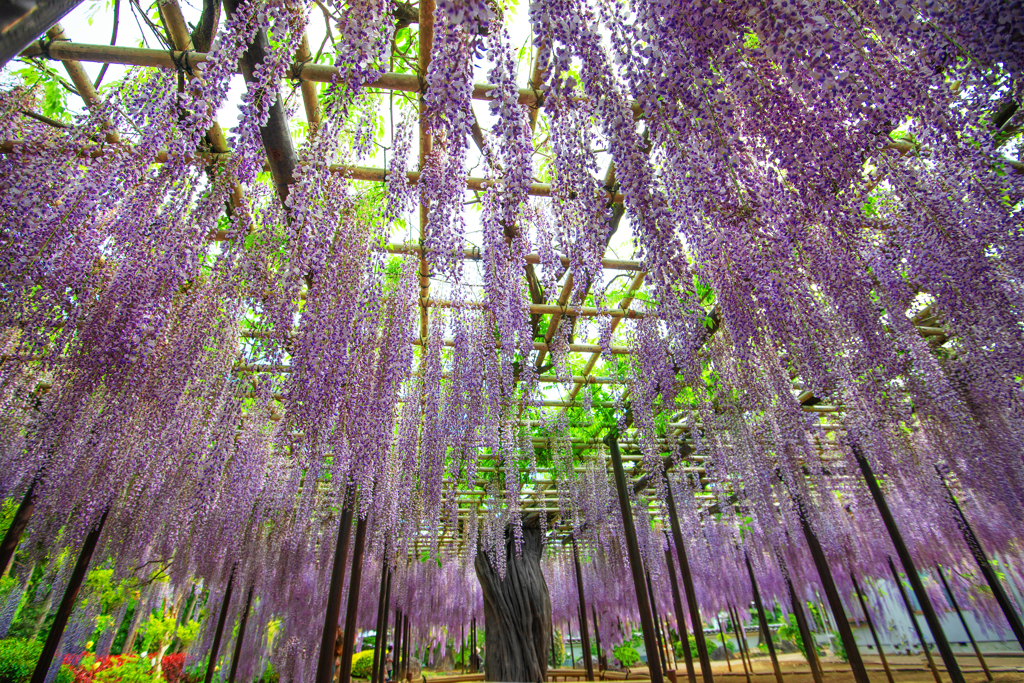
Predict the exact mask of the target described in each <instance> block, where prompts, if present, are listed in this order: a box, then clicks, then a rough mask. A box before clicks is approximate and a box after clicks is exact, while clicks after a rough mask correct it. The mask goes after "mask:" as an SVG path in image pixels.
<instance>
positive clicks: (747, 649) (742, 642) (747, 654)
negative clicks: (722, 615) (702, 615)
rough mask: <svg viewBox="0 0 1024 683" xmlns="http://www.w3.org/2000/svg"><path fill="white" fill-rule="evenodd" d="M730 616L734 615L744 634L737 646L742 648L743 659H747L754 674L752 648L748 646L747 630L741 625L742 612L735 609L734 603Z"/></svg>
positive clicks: (731, 606) (730, 605)
mask: <svg viewBox="0 0 1024 683" xmlns="http://www.w3.org/2000/svg"><path fill="white" fill-rule="evenodd" d="M729 614H732V615H734V617H735V619H736V623H737V624H738V625H739V629H740V633H742V634H743V637H742V638H741V639H740V642H739V643H737V645H739V647H740V653H741V654H742V655H743V657H745V658H746V662H747V667H749V669H750V673H751V674H753V673H754V660H753V659H751V658H750V646H749V645H748V644H747V632H746V629H744V628H743V625H742V623H740V611H739V609H737V608H736V607H734V606H733V605H732V603H730V604H729Z"/></svg>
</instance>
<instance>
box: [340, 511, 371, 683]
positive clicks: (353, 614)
mask: <svg viewBox="0 0 1024 683" xmlns="http://www.w3.org/2000/svg"><path fill="white" fill-rule="evenodd" d="M366 520H367V517H363V518H361V519H360V520H359V521H358V522H357V523H356V541H355V543H354V544H353V547H352V572H351V577H350V579H349V584H348V608H347V609H346V610H345V633H344V640H343V641H342V644H341V662H340V663H339V665H338V666H339V667H340V668H341V670H340V671H339V672H338V683H349V681H350V680H352V651H353V650H354V649H355V646H356V619H358V615H359V594H360V586H361V584H362V581H363V550H364V549H365V548H366V523H367V522H366Z"/></svg>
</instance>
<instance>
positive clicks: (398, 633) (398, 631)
mask: <svg viewBox="0 0 1024 683" xmlns="http://www.w3.org/2000/svg"><path fill="white" fill-rule="evenodd" d="M393 659H394V661H393V662H392V663H391V671H392V676H391V678H392V680H396V681H397V680H401V678H402V610H400V609H398V608H397V607H396V608H395V656H394V657H393Z"/></svg>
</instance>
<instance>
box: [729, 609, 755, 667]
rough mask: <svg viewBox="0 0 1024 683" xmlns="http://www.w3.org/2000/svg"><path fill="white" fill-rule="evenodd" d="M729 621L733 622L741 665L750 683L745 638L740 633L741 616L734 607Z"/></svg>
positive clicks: (730, 611) (730, 612)
mask: <svg viewBox="0 0 1024 683" xmlns="http://www.w3.org/2000/svg"><path fill="white" fill-rule="evenodd" d="M729 619H730V621H732V630H733V632H735V633H736V647H738V648H739V649H740V663H741V664H743V675H744V676H746V677H747V683H750V669H749V668H747V656H746V654H747V651H746V648H744V647H743V636H742V631H740V620H739V616H738V615H737V614H736V613H735V612H734V610H733V608H732V605H729Z"/></svg>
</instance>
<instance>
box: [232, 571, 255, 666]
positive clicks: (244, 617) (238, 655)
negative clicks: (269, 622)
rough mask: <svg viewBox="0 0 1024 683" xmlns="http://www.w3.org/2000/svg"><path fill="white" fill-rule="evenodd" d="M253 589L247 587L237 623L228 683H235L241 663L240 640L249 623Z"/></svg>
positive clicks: (243, 636)
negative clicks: (239, 619)
mask: <svg viewBox="0 0 1024 683" xmlns="http://www.w3.org/2000/svg"><path fill="white" fill-rule="evenodd" d="M253 588H255V586H249V594H248V595H246V596H245V609H244V610H242V619H241V621H239V622H238V637H237V638H235V654H234V657H232V658H231V672H230V673H229V674H228V683H235V674H236V673H238V663H239V662H240V661H242V640H243V639H244V638H245V625H246V624H247V623H248V622H249V609H250V608H251V607H252V591H253Z"/></svg>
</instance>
